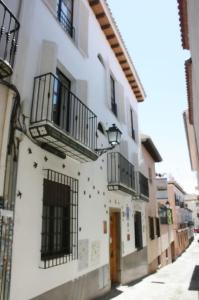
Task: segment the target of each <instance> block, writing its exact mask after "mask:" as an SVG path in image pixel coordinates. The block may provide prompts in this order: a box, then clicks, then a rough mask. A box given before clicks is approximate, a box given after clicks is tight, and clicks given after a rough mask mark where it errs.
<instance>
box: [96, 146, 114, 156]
mask: <svg viewBox="0 0 199 300" xmlns="http://www.w3.org/2000/svg"><path fill="white" fill-rule="evenodd" d="M114 148H115V145H114V146H111V147H107V148H100V149H95V152H97V154H98V155H99V156H101V155H102V154H104V153H106V152H107V151H109V150H112V149H114Z"/></svg>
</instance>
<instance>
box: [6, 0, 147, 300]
mask: <svg viewBox="0 0 199 300" xmlns="http://www.w3.org/2000/svg"><path fill="white" fill-rule="evenodd" d="M6 4H7V5H8V6H9V5H10V6H9V7H10V9H13V14H15V15H18V20H19V22H20V33H19V47H18V50H17V57H16V62H15V66H14V72H13V75H12V77H11V81H12V84H13V85H14V86H15V87H17V89H18V91H19V94H20V109H19V110H18V115H17V118H16V120H15V121H16V122H15V123H16V124H17V125H16V124H15V125H16V126H15V127H12V124H11V125H10V128H12V129H13V128H14V129H13V132H14V135H13V140H12V144H11V145H12V147H11V148H12V153H11V155H10V156H9V155H7V157H5V155H4V163H2V164H1V172H2V174H5V175H4V176H3V177H1V195H0V196H1V202H2V210H1V214H2V216H4V218H5V215H6V213H7V214H10V215H9V216H10V217H9V218H10V220H13V224H14V233H13V235H12V232H11V233H10V236H11V238H10V243H11V244H12V247H11V249H12V252H11V251H10V252H9V251H8V253H7V255H8V257H9V255H10V257H11V260H10V262H11V267H10V268H7V265H6V264H5V260H4V256H2V255H1V261H4V262H3V267H2V270H3V271H2V272H1V283H2V284H3V283H4V282H6V284H7V288H6V289H5V288H2V290H1V295H2V296H1V297H2V299H4V298H5V299H10V300H27V299H38V300H39V299H41V300H42V299H56V298H59V299H70V300H71V299H74V300H76V299H78V300H79V299H90V298H93V297H96V296H98V295H101V294H103V293H105V292H106V291H108V290H109V289H110V286H111V283H114V282H121V283H125V282H128V281H132V280H134V279H137V278H139V277H141V276H144V275H146V274H147V247H146V246H147V245H146V222H145V213H146V201H147V199H148V196H149V195H148V179H147V177H146V176H145V174H142V173H139V157H138V152H139V147H140V141H139V129H138V116H137V105H138V102H139V101H143V100H144V97H145V94H144V91H143V88H142V85H141V83H140V80H139V78H138V75H137V73H136V71H135V68H134V66H133V63H132V62H131V60H130V57H129V55H128V53H127V50H126V48H125V46H124V43H123V41H122V38H121V36H120V34H119V31H118V29H117V26H116V24H115V22H114V20H113V18H112V16H111V12H110V10H109V8H108V6H107V3H106V1H103V0H100V1H96V0H91V1H87V0H74V1H72V0H67V1H66V0H59V1H56V0H35V1H28V0H23V1H18V2H17V1H16V2H15V5H16V7H14V4H13V3H11V1H7V2H6ZM17 4H18V5H17ZM1 17H2V15H1ZM3 88H4V87H3ZM8 90H9V89H8ZM1 93H2V90H1ZM9 93H10V92H9ZM12 97H13V96H12ZM2 99H4V100H5V103H6V101H7V100H6V99H9V95H8V96H7V95H3V96H2ZM10 102H12V98H11V100H10ZM7 103H8V102H7ZM6 105H7V104H6ZM10 107H12V105H11V104H10ZM11 112H12V109H11V108H10V109H9V110H7V123H6V118H5V120H3V119H1V121H2V123H3V127H2V128H6V126H7V127H8V129H7V131H9V130H10V129H9V120H10V117H9V115H10V114H11ZM112 124H116V127H117V128H119V130H120V131H121V132H122V138H121V143H120V145H119V146H117V147H116V148H114V149H113V150H109V151H108V154H107V153H105V151H101V150H99V149H103V148H106V147H107V146H109V145H108V140H107V134H106V130H107V129H108V128H109V127H110V126H111V125H112ZM3 134H4V136H5V139H2V140H3V141H4V144H5V145H6V144H7V143H8V141H6V134H5V129H4V131H3ZM7 135H8V134H7ZM7 140H8V138H7ZM13 144H14V145H15V146H13ZM5 147H6V146H4V149H5ZM15 151H16V157H15V160H16V161H17V162H15V163H10V164H9V159H10V161H13V157H14V155H15ZM8 158H9V159H8ZM1 159H2V155H1ZM15 160H14V161H15ZM13 165H14V166H13ZM2 166H4V168H2ZM8 166H9V168H8ZM4 171H5V172H4ZM9 172H10V174H9ZM14 172H15V173H14ZM9 175H10V176H11V175H12V176H11V177H10V178H14V179H13V180H12V184H11V183H10V184H11V187H10V189H8V191H11V192H10V193H11V194H12V195H9V193H6V188H5V187H6V186H7V185H8V183H7V182H9V180H8V179H7V178H8V177H9ZM9 201H11V203H12V205H10V206H6V205H5V204H6V203H9ZM12 240H13V242H12ZM5 243H6V242H5ZM5 248H6V244H5ZM9 266H10V265H9ZM6 274H7V275H6ZM22 283H23V284H22ZM5 290H6V292H5ZM3 297H4V298H3ZM6 297H7V298H6Z"/></svg>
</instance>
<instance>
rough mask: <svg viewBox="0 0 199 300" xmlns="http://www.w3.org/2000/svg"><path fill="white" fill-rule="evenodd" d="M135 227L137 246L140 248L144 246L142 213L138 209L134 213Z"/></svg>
mask: <svg viewBox="0 0 199 300" xmlns="http://www.w3.org/2000/svg"><path fill="white" fill-rule="evenodd" d="M134 229H135V248H137V249H138V250H140V249H142V248H143V242H142V215H141V212H140V211H136V212H135V215H134Z"/></svg>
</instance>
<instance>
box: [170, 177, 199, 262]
mask: <svg viewBox="0 0 199 300" xmlns="http://www.w3.org/2000/svg"><path fill="white" fill-rule="evenodd" d="M167 185H168V202H169V205H170V207H171V208H172V211H173V230H174V246H175V257H178V256H179V255H180V254H181V253H182V252H183V251H184V250H185V249H186V248H187V247H188V245H189V243H190V241H191V237H192V236H193V234H192V232H193V230H192V229H193V223H192V212H191V211H190V209H188V208H187V206H186V203H185V196H186V192H185V191H184V190H183V188H182V187H181V186H180V185H179V184H178V183H177V182H176V181H175V180H169V181H168V184H167Z"/></svg>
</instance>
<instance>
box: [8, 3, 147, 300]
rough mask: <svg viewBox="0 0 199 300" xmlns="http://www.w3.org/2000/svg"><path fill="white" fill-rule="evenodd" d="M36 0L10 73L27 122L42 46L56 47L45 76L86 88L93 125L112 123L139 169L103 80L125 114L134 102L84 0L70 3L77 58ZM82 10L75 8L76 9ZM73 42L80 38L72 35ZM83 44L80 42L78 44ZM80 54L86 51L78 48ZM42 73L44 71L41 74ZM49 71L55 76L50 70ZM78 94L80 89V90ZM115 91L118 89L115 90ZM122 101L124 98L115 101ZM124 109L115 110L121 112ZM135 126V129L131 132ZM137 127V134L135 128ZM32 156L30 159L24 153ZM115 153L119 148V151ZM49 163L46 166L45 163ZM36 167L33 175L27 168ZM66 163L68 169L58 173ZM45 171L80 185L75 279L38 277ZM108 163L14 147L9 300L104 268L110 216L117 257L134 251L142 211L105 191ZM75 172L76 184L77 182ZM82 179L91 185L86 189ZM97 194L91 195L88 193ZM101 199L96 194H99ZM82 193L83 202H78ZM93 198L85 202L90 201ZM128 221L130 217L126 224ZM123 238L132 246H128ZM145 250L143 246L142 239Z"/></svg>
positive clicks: (61, 270) (66, 272) (24, 17)
mask: <svg viewBox="0 0 199 300" xmlns="http://www.w3.org/2000/svg"><path fill="white" fill-rule="evenodd" d="M46 2H47V0H45V1H42V0H34V1H28V0H24V2H23V6H22V14H21V20H20V22H21V32H20V40H19V49H18V56H17V62H16V68H15V72H14V76H13V80H14V83H15V84H16V86H17V87H18V89H19V91H20V94H21V99H22V103H23V113H24V114H25V115H26V116H27V117H29V116H30V107H31V100H32V92H33V78H34V76H36V75H41V73H40V72H41V71H40V70H41V69H42V68H43V67H44V65H43V63H42V61H43V60H42V49H44V48H43V46H42V45H43V41H44V40H45V41H50V42H51V43H53V45H56V47H55V48H56V49H57V50H56V51H54V52H53V51H52V53H51V54H52V61H49V71H52V69H53V68H55V66H56V64H54V63H52V62H54V61H55V62H56V61H57V64H58V65H59V67H60V68H61V69H62V71H63V72H65V73H66V74H67V75H69V76H70V78H71V79H72V80H73V82H72V83H73V84H72V90H73V91H74V92H76V91H77V92H78V91H79V89H80V87H79V86H78V84H76V83H77V82H78V81H79V82H80V81H82V82H84V83H85V82H87V84H86V88H85V85H83V86H84V88H83V89H84V97H85V93H86V94H87V97H85V98H86V99H83V101H86V103H87V105H88V107H89V108H90V109H92V110H93V111H94V112H95V113H96V114H97V115H98V121H101V122H103V124H105V126H106V127H108V126H110V125H111V124H112V123H116V125H117V126H118V127H119V128H120V129H121V130H122V133H123V135H122V139H123V140H124V141H126V147H127V150H126V149H124V151H125V152H126V153H128V157H127V158H128V160H129V161H130V162H131V163H133V164H134V165H135V166H136V169H137V168H138V156H137V153H138V145H137V144H136V143H135V142H134V141H133V140H132V138H131V137H130V135H129V129H128V121H127V120H128V119H127V113H128V112H127V111H125V110H124V111H123V116H122V118H121V119H120V120H121V122H120V121H119V120H118V119H117V118H116V117H115V116H114V115H113V113H112V112H111V110H110V107H109V92H108V91H109V86H107V84H108V82H107V76H108V74H109V73H110V72H111V73H112V74H113V75H114V77H115V79H116V81H117V82H118V86H119V85H122V87H123V97H122V98H123V99H121V100H122V101H124V103H126V104H125V105H124V107H129V106H132V108H133V110H134V111H135V112H137V102H136V99H135V96H134V95H133V93H132V90H131V88H130V86H129V84H128V82H127V80H126V77H125V76H124V74H123V72H122V69H121V67H120V65H119V64H118V61H117V59H116V58H115V55H114V53H113V52H112V50H111V48H110V46H109V44H108V42H107V40H106V39H105V37H104V34H103V32H102V31H101V28H100V26H99V25H98V23H97V21H96V18H95V16H94V15H93V13H92V11H91V9H90V7H89V5H88V2H87V1H86V0H84V1H83V0H75V7H77V8H78V7H81V6H82V5H84V8H86V9H87V12H88V16H89V18H88V52H87V53H83V51H82V49H81V50H80V49H78V47H77V44H78V38H77V40H76V41H75V43H74V41H73V40H71V38H70V37H69V36H68V34H67V33H65V32H64V30H63V29H62V27H61V26H60V24H59V23H58V22H57V20H56V18H55V17H54V15H53V14H52V12H51V11H50V10H49V8H48V7H47V6H46ZM80 3H81V5H80ZM79 14H80V12H76V21H75V22H76V28H78V20H79V19H78V16H79ZM76 34H77V36H78V32H76ZM84 43H85V40H84V41H83V44H84ZM84 46H85V44H84ZM99 53H100V54H101V55H102V57H103V59H104V62H105V68H104V67H103V66H102V65H101V63H100V62H99V60H98V58H97V55H98V54H99ZM46 67H48V63H47V64H46V65H45V68H46ZM54 71H55V70H54ZM81 88H82V86H81ZM120 91H121V89H120ZM121 94H122V93H121ZM121 106H123V102H122V103H120V107H121ZM136 126H137V124H136ZM137 127H138V126H137ZM106 145H107V140H106V138H104V137H103V135H102V134H100V133H99V141H98V146H99V147H101V146H106ZM29 147H30V148H31V149H32V154H28V151H27V149H28V148H29ZM118 151H119V148H118ZM45 155H46V156H47V157H48V161H47V162H45V161H44V156H45ZM35 161H36V162H37V163H38V167H37V168H34V167H33V163H34V162H35ZM63 163H65V165H66V168H65V169H63V168H62V164H63ZM45 168H49V169H52V170H55V171H58V172H61V173H63V174H66V175H68V176H72V177H74V178H77V179H78V180H79V227H81V231H79V240H80V241H81V240H83V239H88V240H89V244H88V245H89V246H88V253H89V255H88V257H89V261H88V267H87V268H85V269H83V270H81V271H79V270H78V261H73V262H70V263H67V264H64V265H60V266H57V267H53V268H50V269H46V270H44V269H41V268H40V265H41V261H40V249H41V222H42V197H43V186H42V184H43V178H44V171H43V169H45ZM106 168H107V161H106V155H103V156H102V157H100V158H99V159H98V160H97V161H96V162H91V163H86V164H79V163H78V162H76V161H74V160H72V159H70V158H68V157H67V158H66V160H64V161H63V160H62V159H60V158H58V157H56V156H53V155H52V154H50V153H47V152H46V151H44V150H42V149H40V148H39V147H38V146H37V145H35V144H33V143H32V142H31V141H30V140H29V139H28V138H27V137H24V138H23V141H22V142H21V144H20V153H19V169H18V180H17V191H18V190H20V191H21V192H22V197H21V199H20V198H16V212H15V231H14V247H13V264H12V281H11V296H10V299H11V300H27V299H30V298H32V297H35V296H37V295H38V294H41V293H44V292H45V291H47V290H49V289H52V288H53V287H56V286H58V285H61V284H63V283H65V282H67V281H70V280H73V279H75V278H78V277H79V276H81V275H83V274H85V273H87V272H89V271H92V270H94V269H96V268H98V267H100V266H103V265H105V264H108V263H109V235H108V234H104V233H103V221H105V220H106V221H107V222H108V228H109V208H110V207H118V208H120V209H121V224H122V230H121V239H122V256H125V255H127V254H130V253H132V252H134V251H135V245H134V220H133V212H134V211H135V210H141V211H142V218H143V222H142V223H143V231H144V232H146V225H145V205H144V204H143V202H141V201H137V202H134V201H132V199H131V197H130V196H128V195H125V196H123V195H121V194H119V193H116V192H108V191H107V170H106ZM78 172H80V176H79V175H78ZM88 178H90V180H89V181H88ZM94 186H95V188H94ZM98 190H99V191H100V194H98V193H97V191H98ZM84 191H86V194H85V195H84ZM89 195H91V198H89ZM127 206H128V207H129V208H130V219H129V220H127V218H126V207H127ZM131 216H132V217H131ZM127 233H129V234H130V236H131V239H130V241H127ZM95 241H98V242H99V244H100V253H99V256H98V257H97V258H96V260H95V261H92V260H91V247H92V243H93V242H95ZM143 242H144V243H143V244H144V246H145V245H146V237H145V235H144V238H143Z"/></svg>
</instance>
